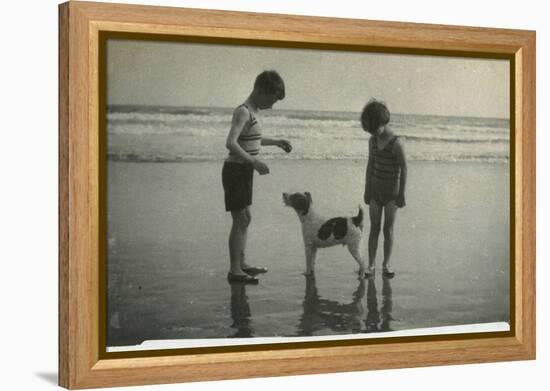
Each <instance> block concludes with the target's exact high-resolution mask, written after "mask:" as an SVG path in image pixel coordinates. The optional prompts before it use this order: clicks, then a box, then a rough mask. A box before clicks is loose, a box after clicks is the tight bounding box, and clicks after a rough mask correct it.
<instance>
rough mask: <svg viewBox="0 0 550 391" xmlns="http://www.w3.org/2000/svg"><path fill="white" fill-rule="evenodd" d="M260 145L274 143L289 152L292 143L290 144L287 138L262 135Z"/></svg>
mask: <svg viewBox="0 0 550 391" xmlns="http://www.w3.org/2000/svg"><path fill="white" fill-rule="evenodd" d="M262 145H274V146H276V147H279V148H281V149H282V150H283V151H285V152H286V153H289V152H290V151H292V144H290V141H288V140H283V139H272V138H267V137H266V138H264V137H262Z"/></svg>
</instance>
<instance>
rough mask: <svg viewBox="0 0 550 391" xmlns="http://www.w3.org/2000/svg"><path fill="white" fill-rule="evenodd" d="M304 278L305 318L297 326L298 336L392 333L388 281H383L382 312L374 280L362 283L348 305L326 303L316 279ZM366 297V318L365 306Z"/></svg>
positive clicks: (303, 315) (390, 291)
mask: <svg viewBox="0 0 550 391" xmlns="http://www.w3.org/2000/svg"><path fill="white" fill-rule="evenodd" d="M305 278H306V289H305V297H304V301H303V314H302V316H301V317H300V320H299V323H298V326H297V335H298V336H313V335H322V334H323V332H324V331H326V330H327V329H328V330H331V331H332V332H336V333H342V334H345V333H365V332H366V333H370V332H379V331H390V330H391V328H390V321H391V320H392V317H391V311H392V290H391V282H390V280H389V279H386V278H384V279H383V285H382V298H381V304H382V305H381V307H380V308H379V306H378V298H377V294H376V285H375V279H374V278H370V279H368V280H367V281H366V282H365V280H364V279H360V280H359V283H358V286H357V289H356V290H355V292H354V293H353V295H352V298H351V302H349V303H340V302H338V301H335V300H329V299H324V298H323V297H321V296H320V295H319V292H318V289H317V283H316V280H315V277H311V276H306V277H305ZM365 285H366V286H365ZM365 293H366V296H367V298H366V300H367V311H366V315H365V309H364V306H363V298H364V297H365Z"/></svg>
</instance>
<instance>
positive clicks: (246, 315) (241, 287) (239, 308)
mask: <svg viewBox="0 0 550 391" xmlns="http://www.w3.org/2000/svg"><path fill="white" fill-rule="evenodd" d="M229 286H230V287H231V319H232V320H233V323H232V324H231V326H230V327H231V328H233V329H236V331H235V334H233V335H231V336H229V337H230V338H248V337H253V336H254V330H253V329H252V327H251V326H250V323H251V319H250V306H249V305H248V297H247V296H246V284H244V283H238V282H231V283H230V284H229Z"/></svg>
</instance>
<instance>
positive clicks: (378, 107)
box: [361, 98, 390, 134]
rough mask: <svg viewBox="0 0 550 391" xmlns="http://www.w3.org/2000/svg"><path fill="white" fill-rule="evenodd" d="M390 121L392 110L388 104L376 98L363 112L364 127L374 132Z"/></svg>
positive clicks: (362, 122) (362, 121)
mask: <svg viewBox="0 0 550 391" xmlns="http://www.w3.org/2000/svg"><path fill="white" fill-rule="evenodd" d="M388 122H390V111H389V110H388V108H387V107H386V105H385V104H384V103H382V102H379V101H377V100H376V99H374V98H373V99H371V100H369V102H368V103H367V105H366V106H365V108H364V109H363V112H362V113H361V125H362V126H363V129H364V130H365V131H367V132H369V133H371V134H373V133H374V132H375V131H376V130H377V129H378V128H379V127H380V126H382V125H386V124H387V123H388Z"/></svg>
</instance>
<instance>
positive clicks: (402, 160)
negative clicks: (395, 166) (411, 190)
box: [393, 139, 407, 208]
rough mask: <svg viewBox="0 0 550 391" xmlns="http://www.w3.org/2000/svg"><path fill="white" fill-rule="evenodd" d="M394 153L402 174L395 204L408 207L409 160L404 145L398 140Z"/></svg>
mask: <svg viewBox="0 0 550 391" xmlns="http://www.w3.org/2000/svg"><path fill="white" fill-rule="evenodd" d="M393 148H394V153H395V155H396V156H397V161H398V163H399V168H400V174H399V193H398V194H397V200H396V202H395V204H396V205H397V206H398V207H399V208H402V207H404V206H405V205H406V203H405V186H406V185H407V159H406V157H405V149H404V148H403V144H401V142H400V141H399V139H397V140H396V141H395V144H394V146H393Z"/></svg>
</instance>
